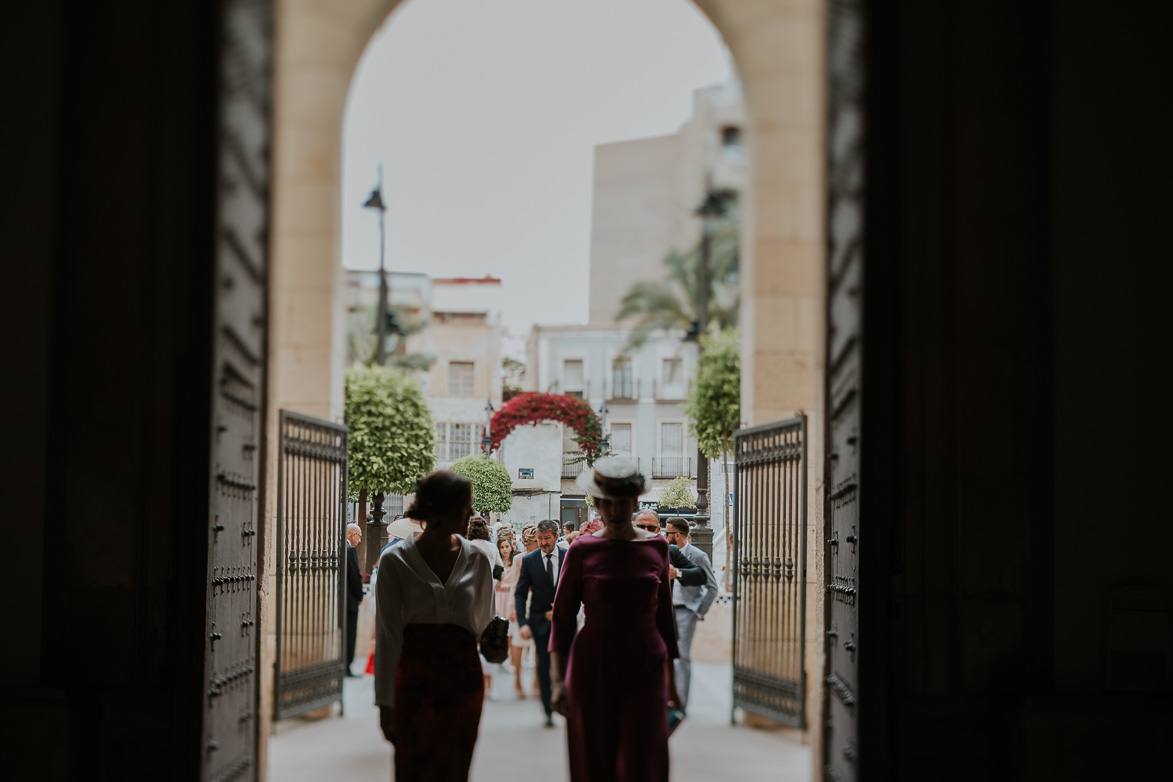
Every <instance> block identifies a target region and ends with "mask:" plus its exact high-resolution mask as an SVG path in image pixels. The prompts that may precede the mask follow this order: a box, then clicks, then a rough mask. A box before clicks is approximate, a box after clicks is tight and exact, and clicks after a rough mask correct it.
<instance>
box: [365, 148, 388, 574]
mask: <svg viewBox="0 0 1173 782" xmlns="http://www.w3.org/2000/svg"><path fill="white" fill-rule="evenodd" d="M363 208H364V209H373V210H375V211H376V212H378V213H379V303H378V305H377V308H376V314H375V334H376V335H378V336H377V337H376V338H377V339H378V343H377V344H376V345H375V363H376V364H377V365H379V366H383V364H384V363H385V362H386V360H387V325H388V323H387V299H388V296H389V291H388V289H387V268H386V264H385V258H384V247H385V245H386V230H385V225H386V216H387V205H386V204H384V203H383V166H382V164H380V165H379V179H378V182H377V183H376V184H375V187H374V189H373V190H371V194H370V195H369V196H367V200H366V201H365V202H364V203H363ZM384 499H385V497H384V494H383V492H377V493H376V494H375V495H374V497H372V498H371V512H370V514H369V515H370V520H369V521H367V520H366V519H363V522H364V525H365V526H366V531H365V534H364V536H363V537H365V538H366V539H367V557H366V559H367V561H366V563H365V572H367V573H370V572H371V571H372V570H373V569H374V568H375V566H376V565H377V564H378V562H379V554H380V553H381V552H382V551H383V546H385V545H386V544H387V521H386V516H387V511H385V510H383V500H384Z"/></svg>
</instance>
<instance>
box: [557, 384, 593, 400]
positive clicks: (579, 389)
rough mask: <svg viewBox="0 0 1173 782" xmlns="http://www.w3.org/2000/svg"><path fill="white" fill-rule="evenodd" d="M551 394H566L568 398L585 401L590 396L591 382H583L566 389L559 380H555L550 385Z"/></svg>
mask: <svg viewBox="0 0 1173 782" xmlns="http://www.w3.org/2000/svg"><path fill="white" fill-rule="evenodd" d="M550 393H551V394H566V395H568V396H574V397H578V398H579V399H587V398H589V397H590V395H591V381H589V380H584V381H583V382H582V383H581V384H579V385H576V386H574V387H573V388H568V387H566V385H565V384H564V383H563V382H562V381H561V380H555V381H554V382H553V383H551V384H550Z"/></svg>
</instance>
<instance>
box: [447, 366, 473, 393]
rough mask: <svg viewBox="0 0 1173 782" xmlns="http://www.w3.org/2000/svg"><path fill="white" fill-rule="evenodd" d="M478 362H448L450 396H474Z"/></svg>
mask: <svg viewBox="0 0 1173 782" xmlns="http://www.w3.org/2000/svg"><path fill="white" fill-rule="evenodd" d="M475 369H476V363H475V362H472V361H449V362H448V396H473V394H474V393H475V390H476V389H475V384H474V382H473V378H474V377H475V375H474V370H475Z"/></svg>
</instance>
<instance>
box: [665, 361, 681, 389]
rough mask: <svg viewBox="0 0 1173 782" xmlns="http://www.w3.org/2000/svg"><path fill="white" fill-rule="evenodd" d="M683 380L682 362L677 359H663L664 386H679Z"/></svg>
mask: <svg viewBox="0 0 1173 782" xmlns="http://www.w3.org/2000/svg"><path fill="white" fill-rule="evenodd" d="M683 378H684V362H683V361H681V360H680V359H678V358H666V359H664V385H665V386H675V385H680V382H681V381H682V380H683Z"/></svg>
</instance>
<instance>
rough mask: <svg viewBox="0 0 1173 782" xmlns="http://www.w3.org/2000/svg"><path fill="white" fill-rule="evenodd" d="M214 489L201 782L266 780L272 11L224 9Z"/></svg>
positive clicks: (230, 0)
mask: <svg viewBox="0 0 1173 782" xmlns="http://www.w3.org/2000/svg"><path fill="white" fill-rule="evenodd" d="M221 8H222V10H221V14H222V16H221V41H222V48H221V52H220V93H219V154H218V160H217V171H216V174H217V177H218V181H217V200H218V203H217V205H216V226H215V227H216V245H215V260H214V274H215V276H214V278H213V280H214V284H215V296H214V305H213V306H214V312H213V320H212V326H213V337H212V362H213V363H212V371H213V387H212V422H213V431H212V432H211V433H210V437H211V442H212V448H211V468H212V469H211V479H210V481H209V483H210V485H209V487H208V490H209V495H210V498H211V499H210V509H209V514H208V515H209V519H208V527H209V529H208V575H207V579H208V583H207V613H206V626H205V638H206V639H207V641H206V644H207V645H206V646H205V649H204V681H205V682H206V683H207V690H206V699H205V709H204V715H203V752H202V757H201V769H200V778H201V779H203V780H216V781H217V782H228V781H229V780H242V779H255V778H256V775H257V765H256V757H257V740H258V737H257V730H258V728H257V722H258V720H257V714H256V711H257V698H258V695H259V689H258V679H257V654H258V648H259V644H258V639H257V625H256V621H257V557H258V552H257V549H258V543H257V519H258V514H259V505H260V500H259V497H260V484H261V473H262V470H263V458H262V457H261V455H260V452H259V445H260V443H261V441H262V431H263V422H264V413H265V404H264V400H265V356H266V344H267V328H266V326H267V320H268V319H267V314H266V307H267V303H266V295H265V287H266V282H267V271H268V227H269V138H270V129H271V124H272V123H271V111H270V86H271V84H272V70H271V64H272V51H273V32H272V30H273V14H272V4H271V0H223V2H222V4H221Z"/></svg>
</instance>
